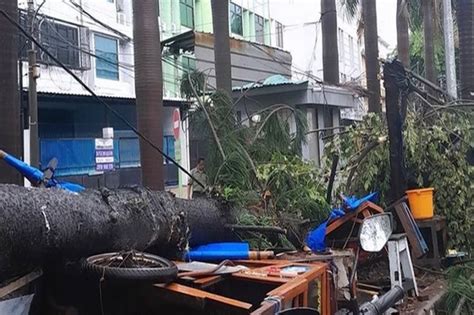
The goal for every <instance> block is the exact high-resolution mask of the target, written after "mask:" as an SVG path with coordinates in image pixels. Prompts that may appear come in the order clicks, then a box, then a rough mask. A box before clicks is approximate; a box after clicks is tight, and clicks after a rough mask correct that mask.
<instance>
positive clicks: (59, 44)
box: [38, 19, 81, 69]
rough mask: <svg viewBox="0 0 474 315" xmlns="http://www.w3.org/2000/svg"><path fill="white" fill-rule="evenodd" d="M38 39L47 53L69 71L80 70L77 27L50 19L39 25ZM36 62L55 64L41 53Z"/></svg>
mask: <svg viewBox="0 0 474 315" xmlns="http://www.w3.org/2000/svg"><path fill="white" fill-rule="evenodd" d="M71 34H72V36H71ZM39 37H40V42H41V43H42V44H43V46H44V47H45V48H47V49H48V52H49V53H51V54H52V55H53V56H55V57H56V58H57V59H58V60H59V61H61V62H62V63H63V64H64V65H66V66H68V67H70V68H71V69H81V55H80V48H81V40H80V34H79V28H78V27H76V26H73V25H67V24H65V23H59V22H57V21H55V20H52V19H50V20H47V21H46V22H45V23H43V24H42V25H41V27H40V30H39ZM64 56H66V57H65V58H64ZM38 62H43V63H45V64H55V62H53V61H52V60H50V58H49V57H48V56H47V55H46V54H41V53H40V54H39V58H38Z"/></svg>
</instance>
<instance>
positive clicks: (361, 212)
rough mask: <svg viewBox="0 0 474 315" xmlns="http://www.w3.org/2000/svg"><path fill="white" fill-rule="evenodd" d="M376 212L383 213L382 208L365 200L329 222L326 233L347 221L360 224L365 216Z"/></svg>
mask: <svg viewBox="0 0 474 315" xmlns="http://www.w3.org/2000/svg"><path fill="white" fill-rule="evenodd" d="M377 213H383V209H382V208H380V207H379V206H377V205H376V204H375V203H373V202H371V201H366V202H364V203H363V204H362V205H360V206H359V207H358V208H357V209H356V210H354V211H353V212H349V213H347V214H346V215H345V216H343V217H340V218H337V219H335V220H333V221H332V222H329V224H328V226H327V228H326V235H328V234H330V233H331V232H333V231H335V230H337V229H338V228H339V227H341V226H342V225H344V224H345V223H347V222H353V223H357V224H361V223H362V221H363V220H364V219H365V218H367V217H370V216H371V215H373V214H377Z"/></svg>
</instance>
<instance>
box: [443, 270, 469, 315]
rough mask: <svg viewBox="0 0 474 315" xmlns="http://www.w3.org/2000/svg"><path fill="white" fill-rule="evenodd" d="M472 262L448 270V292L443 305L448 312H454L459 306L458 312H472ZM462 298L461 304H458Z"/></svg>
mask: <svg viewBox="0 0 474 315" xmlns="http://www.w3.org/2000/svg"><path fill="white" fill-rule="evenodd" d="M473 275H474V263H472V262H471V263H466V264H463V265H458V266H454V267H451V268H450V269H449V270H448V292H447V294H446V296H445V297H444V301H443V302H444V303H443V304H444V307H446V311H447V313H448V314H454V312H455V310H456V308H457V307H460V311H461V312H460V314H472V311H473V310H474V276H473ZM461 300H464V304H463V305H462V306H458V305H459V303H460V301H461Z"/></svg>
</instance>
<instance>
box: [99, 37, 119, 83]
mask: <svg viewBox="0 0 474 315" xmlns="http://www.w3.org/2000/svg"><path fill="white" fill-rule="evenodd" d="M95 54H96V55H97V58H96V61H95V73H96V76H97V77H98V78H102V79H109V80H118V79H119V71H118V47H117V40H116V39H112V38H109V37H105V36H101V35H95Z"/></svg>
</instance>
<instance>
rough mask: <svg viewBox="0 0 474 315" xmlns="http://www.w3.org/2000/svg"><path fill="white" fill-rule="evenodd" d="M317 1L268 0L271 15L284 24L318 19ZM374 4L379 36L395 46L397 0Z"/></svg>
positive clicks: (380, 1) (392, 46) (383, 0)
mask: <svg viewBox="0 0 474 315" xmlns="http://www.w3.org/2000/svg"><path fill="white" fill-rule="evenodd" d="M336 1H337V2H338V1H340V0H336ZM319 3H320V2H319V1H315V0H270V4H271V15H272V17H273V18H275V19H277V20H279V21H280V22H282V23H283V24H284V25H294V24H300V23H306V22H314V21H316V20H318V19H319V16H317V13H318V12H319V11H320V8H319V7H318V6H319ZM376 4H377V26H378V33H379V36H380V37H381V38H382V39H383V40H385V41H386V42H388V43H389V44H390V47H391V48H395V47H396V44H397V31H396V11H397V0H377V1H376ZM315 12H317V13H315Z"/></svg>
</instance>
